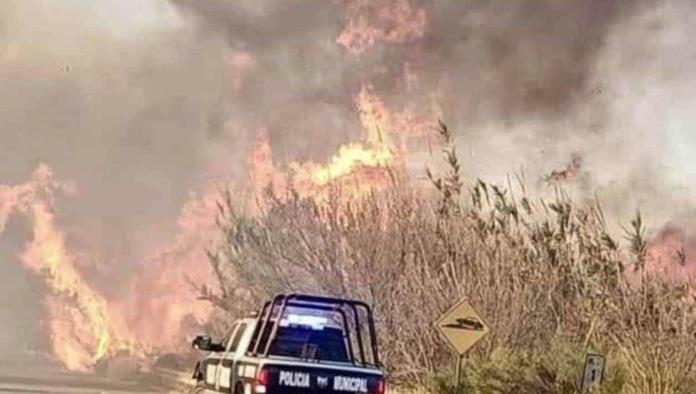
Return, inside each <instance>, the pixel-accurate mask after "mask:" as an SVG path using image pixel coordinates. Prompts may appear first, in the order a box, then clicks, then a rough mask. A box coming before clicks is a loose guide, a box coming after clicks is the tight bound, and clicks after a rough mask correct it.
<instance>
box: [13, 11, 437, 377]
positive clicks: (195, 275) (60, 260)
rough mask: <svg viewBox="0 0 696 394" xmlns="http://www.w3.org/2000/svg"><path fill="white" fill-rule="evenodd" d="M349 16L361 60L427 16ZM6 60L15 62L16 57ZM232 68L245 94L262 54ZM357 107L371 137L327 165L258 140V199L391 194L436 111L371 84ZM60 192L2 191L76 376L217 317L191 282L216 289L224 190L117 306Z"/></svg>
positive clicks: (182, 224) (153, 259) (176, 340)
mask: <svg viewBox="0 0 696 394" xmlns="http://www.w3.org/2000/svg"><path fill="white" fill-rule="evenodd" d="M343 10H344V13H345V27H344V30H343V31H342V32H341V33H340V35H339V36H338V37H336V43H337V44H338V45H341V46H342V47H344V48H345V49H346V50H348V51H349V52H351V53H352V54H355V55H360V54H361V53H363V52H364V51H366V50H368V49H369V48H370V47H372V46H374V45H375V44H377V43H378V42H383V43H405V42H408V41H412V40H415V39H417V38H419V37H421V36H422V35H423V34H424V30H425V25H426V15H425V11H424V10H422V9H420V8H418V7H415V6H413V5H411V1H410V0H396V1H393V0H389V1H386V0H375V1H372V0H369V1H368V0H348V1H344V2H343ZM0 57H5V58H7V59H11V58H12V57H13V56H12V53H11V52H8V53H5V54H1V53H0ZM225 65H226V69H227V77H228V79H229V80H228V81H227V82H228V83H229V85H230V88H231V89H232V90H233V91H235V92H240V91H243V90H244V89H245V86H246V84H245V78H246V77H247V76H248V75H249V74H251V73H253V72H255V70H256V68H257V62H256V58H255V57H254V54H253V53H252V52H245V51H242V50H235V51H231V52H229V53H227V54H225ZM407 66H408V65H405V68H404V77H405V83H406V84H407V85H408V86H409V90H410V89H412V87H413V86H414V85H416V84H417V78H416V76H415V73H414V72H413V70H412V69H411V68H410V66H408V67H407ZM354 103H355V109H356V114H357V116H358V118H359V120H360V124H361V128H362V131H363V133H364V137H363V138H362V139H361V140H360V141H357V142H348V143H346V144H344V145H342V146H341V147H339V148H338V150H337V151H336V152H335V154H334V155H333V156H331V157H330V158H329V159H328V160H327V161H326V162H324V163H316V162H312V161H306V162H298V161H292V162H289V163H283V164H282V165H277V164H276V163H274V159H273V152H272V151H271V148H270V141H269V140H268V137H267V135H266V133H264V132H261V133H259V134H260V137H259V140H258V143H257V145H256V148H255V149H254V150H253V152H251V154H250V156H249V162H250V175H251V186H252V193H253V194H254V196H255V197H258V196H259V195H261V194H262V193H263V191H264V190H265V189H266V188H267V187H268V186H269V185H270V186H271V187H272V189H273V191H274V192H275V193H276V195H278V196H281V197H282V195H283V193H284V192H285V191H287V190H288V189H289V188H292V189H294V190H295V191H296V192H298V193H299V194H300V195H301V196H304V197H311V198H315V199H316V200H322V199H324V198H326V197H327V196H328V195H329V193H331V192H332V191H333V190H336V189H337V188H338V189H340V193H341V195H343V196H344V197H346V198H352V197H353V196H360V195H363V194H364V193H366V192H367V191H370V190H373V189H375V188H382V187H384V186H385V185H387V184H388V183H389V182H390V179H391V175H392V171H393V170H394V169H396V168H399V166H401V165H402V164H403V162H404V160H403V158H404V156H405V155H406V154H407V152H408V151H409V145H408V143H409V142H413V141H414V137H418V136H420V135H423V134H425V133H424V131H425V130H427V128H428V126H429V125H431V124H433V123H434V119H435V112H432V111H431V112H428V113H427V114H425V115H423V114H416V113H414V111H412V110H410V109H408V108H406V109H403V110H401V111H395V110H393V109H392V108H389V107H388V106H387V104H386V103H385V102H384V101H383V100H382V99H381V98H380V97H379V96H378V95H377V93H376V92H375V89H374V88H373V87H372V86H370V85H369V84H364V85H363V86H362V89H361V90H360V91H359V93H358V94H357V95H356V96H355V97H354ZM397 130H398V133H397V132H396V131H397ZM416 139H417V138H416ZM61 193H62V194H71V193H75V190H74V188H73V187H71V186H70V185H66V184H64V183H60V182H57V181H55V180H54V177H53V174H52V172H51V170H50V168H49V167H48V166H45V165H41V166H39V168H38V169H37V170H36V171H35V172H34V174H33V175H32V178H31V180H30V181H28V182H26V183H23V184H19V185H14V186H10V185H1V184H0V233H2V231H3V230H4V227H5V224H6V222H7V220H8V218H9V216H10V215H12V214H15V213H18V214H23V215H26V216H27V217H28V218H29V219H30V221H31V224H32V234H33V236H32V239H31V240H30V241H29V242H28V243H27V245H26V248H25V250H24V252H23V253H22V254H21V256H20V260H21V262H22V264H24V266H26V267H27V269H29V270H30V271H31V272H33V273H34V274H36V275H37V276H38V277H40V278H41V279H42V280H43V283H44V284H45V286H46V289H47V291H46V293H45V300H44V301H45V306H46V321H47V324H46V327H47V329H48V330H50V339H51V345H52V350H53V352H54V353H55V355H56V356H57V357H58V359H60V360H61V361H62V362H63V363H64V364H65V366H66V367H67V368H69V369H71V370H81V371H87V370H89V369H90V368H91V367H92V366H94V364H95V362H97V361H98V360H99V359H101V358H104V357H108V356H110V355H114V354H116V353H117V352H119V351H121V350H127V351H129V352H130V353H131V354H140V353H144V352H146V351H149V350H151V349H152V348H156V349H158V350H175V349H176V347H177V346H178V345H180V343H181V340H182V339H184V338H185V337H186V335H188V334H189V332H187V331H186V330H185V328H182V327H183V326H184V325H185V324H183V323H185V322H186V321H187V319H189V318H191V320H193V321H194V323H195V322H202V321H205V320H206V318H207V317H208V315H209V313H210V309H211V308H210V307H209V306H208V307H206V306H205V305H203V304H201V303H194V301H195V298H196V295H197V294H196V293H195V290H194V289H193V288H192V287H191V286H189V284H188V283H187V281H188V280H191V281H193V282H195V283H199V284H200V283H206V282H207V281H209V278H208V276H207V275H208V274H209V272H208V270H207V261H206V260H207V256H206V254H205V250H206V248H207V247H209V246H210V245H211V244H212V243H214V242H215V234H218V230H217V228H216V225H215V218H216V214H217V207H216V203H215V201H216V197H217V188H215V187H210V188H208V189H206V190H204V193H203V194H202V196H201V195H195V196H192V197H191V199H190V200H189V201H188V202H187V203H186V204H185V205H184V207H183V208H182V212H181V216H180V220H179V223H178V230H179V236H177V237H176V239H174V240H173V242H172V243H171V244H168V245H163V246H161V247H159V248H156V249H155V250H154V251H153V252H152V253H151V254H150V255H149V256H145V257H144V258H143V260H144V261H143V266H142V269H141V270H140V271H139V272H138V273H137V275H134V278H133V280H132V281H131V282H130V283H129V284H128V285H127V286H125V288H124V289H122V290H123V291H122V292H121V294H120V296H119V298H117V299H107V298H106V297H105V296H104V294H103V293H102V292H100V291H99V289H97V288H95V287H94V286H92V285H90V283H89V282H88V281H87V280H86V279H85V277H84V276H83V274H82V272H80V265H79V264H78V263H79V261H78V260H79V258H78V256H80V254H75V253H71V251H70V249H69V244H68V241H67V238H66V235H65V233H64V232H63V231H62V230H61V229H60V220H58V219H57V218H56V215H55V208H54V202H53V199H54V195H57V194H61ZM136 338H137V340H136Z"/></svg>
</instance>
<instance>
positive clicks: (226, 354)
mask: <svg viewBox="0 0 696 394" xmlns="http://www.w3.org/2000/svg"><path fill="white" fill-rule="evenodd" d="M193 347H194V348H197V349H199V350H202V351H205V352H209V353H208V354H207V355H206V356H205V358H203V359H202V360H201V361H199V362H198V363H197V364H196V366H195V368H194V372H193V377H194V379H195V380H196V382H197V385H196V388H195V389H194V390H192V393H234V394H295V393H307V394H309V393H312V394H323V393H332V394H348V393H361V394H384V393H385V391H386V385H385V380H384V375H383V373H382V371H381V364H380V361H379V355H378V350H377V334H376V330H375V322H374V318H373V316H372V310H371V308H370V307H369V306H368V305H367V304H366V303H364V302H360V301H355V300H348V299H338V298H329V297H321V296H313V295H304V294H288V295H284V294H281V295H277V296H275V297H274V298H273V300H272V301H269V302H266V303H265V304H264V305H263V307H262V308H261V310H260V311H259V312H258V313H257V314H256V315H255V316H254V317H250V318H245V319H240V320H238V321H236V322H235V323H234V325H233V326H232V328H231V330H230V331H229V332H228V334H227V335H226V336H225V338H223V340H222V341H220V342H214V341H213V340H212V339H211V337H210V336H205V335H201V336H197V337H196V338H195V339H194V340H193Z"/></svg>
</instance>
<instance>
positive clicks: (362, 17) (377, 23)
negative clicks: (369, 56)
mask: <svg viewBox="0 0 696 394" xmlns="http://www.w3.org/2000/svg"><path fill="white" fill-rule="evenodd" d="M344 10H345V15H346V25H345V27H344V29H343V31H342V32H341V34H340V35H339V36H338V38H336V42H337V43H338V44H340V45H342V46H344V47H345V48H347V49H348V50H349V51H351V52H352V53H353V54H356V55H359V54H361V53H363V52H365V51H366V50H367V49H369V48H371V47H373V46H374V45H375V44H376V43H377V42H379V41H382V42H389V43H405V42H408V41H412V40H415V39H417V38H420V37H422V36H423V33H424V32H425V25H426V14H425V10H423V9H420V8H417V7H414V6H412V5H411V3H410V1H409V0H349V1H344Z"/></svg>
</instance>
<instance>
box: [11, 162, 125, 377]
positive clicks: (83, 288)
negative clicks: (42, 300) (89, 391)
mask: <svg viewBox="0 0 696 394" xmlns="http://www.w3.org/2000/svg"><path fill="white" fill-rule="evenodd" d="M59 189H62V190H65V191H70V190H71V188H69V187H66V186H65V185H61V184H59V183H57V182H55V181H53V175H52V173H51V171H50V169H49V168H48V167H46V166H44V165H41V166H39V168H38V169H37V170H36V171H35V172H34V175H33V178H32V181H30V182H29V183H26V184H22V185H19V186H14V187H10V186H4V185H0V201H2V203H0V230H2V229H3V228H4V223H5V221H6V220H7V218H8V216H9V215H10V214H11V213H12V212H13V211H17V212H20V213H23V214H25V215H27V216H29V217H30V218H31V220H32V223H33V239H32V240H31V241H30V242H29V243H28V245H27V247H26V249H25V251H24V252H23V254H22V256H21V260H22V262H23V263H24V265H25V266H26V267H27V268H29V269H30V270H32V271H33V272H34V273H35V274H37V275H39V276H40V277H41V278H42V279H43V281H44V283H45V285H46V287H47V288H48V295H47V298H46V307H47V312H48V315H49V321H50V323H49V326H50V329H51V342H52V347H53V351H54V353H55V355H56V356H57V357H58V358H59V359H60V360H61V361H62V362H63V363H64V364H65V366H66V367H67V368H68V369H70V370H81V371H86V370H88V369H90V368H91V366H92V365H93V364H94V363H95V362H96V361H97V360H98V359H100V358H102V357H104V356H106V355H109V354H112V353H114V352H116V351H117V350H120V349H132V348H133V346H134V342H133V340H132V339H131V337H130V335H129V333H127V332H123V331H122V330H119V329H117V328H116V324H114V322H113V321H112V320H111V317H110V314H109V310H108V305H107V302H106V300H105V299H104V298H103V297H102V296H101V295H100V294H99V293H98V292H97V291H95V290H94V289H93V288H91V287H90V286H89V285H88V284H87V282H85V280H84V279H83V278H82V276H81V274H80V272H79V271H78V270H77V269H76V267H75V257H74V256H73V255H72V254H71V253H70V252H69V251H68V249H67V246H66V241H65V236H64V234H63V233H62V232H61V231H60V230H58V228H57V227H56V222H55V216H54V213H53V210H52V197H53V193H54V192H55V191H56V190H59Z"/></svg>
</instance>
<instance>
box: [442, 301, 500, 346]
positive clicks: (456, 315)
mask: <svg viewBox="0 0 696 394" xmlns="http://www.w3.org/2000/svg"><path fill="white" fill-rule="evenodd" d="M436 325H437V328H438V329H439V330H440V332H441V333H442V335H443V336H444V337H445V338H446V339H447V342H448V343H449V345H450V346H451V347H452V349H454V351H455V352H457V353H458V354H460V355H462V354H464V353H466V352H467V351H468V350H469V349H471V348H472V347H473V346H474V345H475V344H476V342H478V341H480V340H481V339H483V337H485V336H486V335H487V334H488V332H489V331H490V329H489V328H488V325H487V324H486V323H485V322H484V321H483V319H482V318H481V316H479V314H478V313H477V312H476V311H475V310H474V308H473V307H472V306H471V304H469V302H467V301H466V300H465V299H463V300H461V301H459V302H458V303H456V304H455V305H454V306H453V307H452V308H450V310H448V311H447V312H445V314H444V315H442V317H440V318H439V319H438V320H437V322H436Z"/></svg>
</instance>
